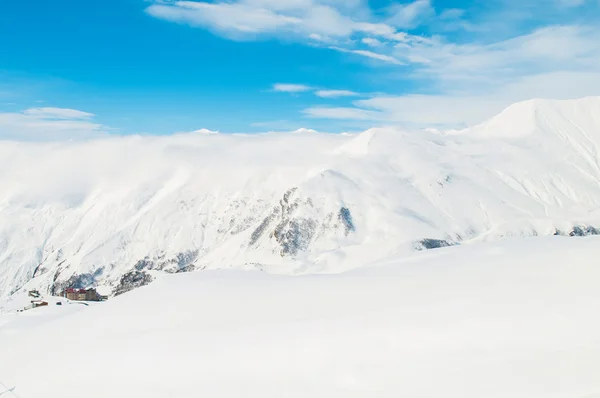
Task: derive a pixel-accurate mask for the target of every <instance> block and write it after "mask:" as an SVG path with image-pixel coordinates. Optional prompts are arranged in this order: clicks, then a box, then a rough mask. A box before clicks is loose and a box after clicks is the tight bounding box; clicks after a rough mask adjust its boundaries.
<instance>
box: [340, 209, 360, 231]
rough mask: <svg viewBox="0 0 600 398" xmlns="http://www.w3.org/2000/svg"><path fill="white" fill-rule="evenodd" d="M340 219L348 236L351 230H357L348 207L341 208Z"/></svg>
mask: <svg viewBox="0 0 600 398" xmlns="http://www.w3.org/2000/svg"><path fill="white" fill-rule="evenodd" d="M338 220H339V221H340V222H341V223H342V225H343V226H344V232H345V233H346V236H348V234H349V233H350V232H354V231H356V227H355V226H354V221H353V220H352V213H350V210H349V209H348V208H347V207H342V208H341V209H340V212H339V214H338Z"/></svg>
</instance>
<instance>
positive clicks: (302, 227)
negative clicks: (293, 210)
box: [273, 218, 317, 256]
mask: <svg viewBox="0 0 600 398" xmlns="http://www.w3.org/2000/svg"><path fill="white" fill-rule="evenodd" d="M316 227H317V223H316V222H315V221H314V220H310V219H306V218H299V219H295V220H289V219H284V220H282V222H281V223H280V224H279V225H278V226H277V228H275V232H274V233H273V236H274V237H275V239H276V240H277V242H278V243H279V244H280V245H281V252H280V254H281V256H295V255H297V254H298V252H299V251H305V250H307V249H308V246H309V244H310V241H311V239H312V237H313V235H314V234H315V231H316Z"/></svg>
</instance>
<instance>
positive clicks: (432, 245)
mask: <svg viewBox="0 0 600 398" xmlns="http://www.w3.org/2000/svg"><path fill="white" fill-rule="evenodd" d="M449 246H454V243H451V242H448V241H447V240H442V239H421V240H420V241H418V242H417V246H416V249H417V250H431V249H439V248H442V247H449Z"/></svg>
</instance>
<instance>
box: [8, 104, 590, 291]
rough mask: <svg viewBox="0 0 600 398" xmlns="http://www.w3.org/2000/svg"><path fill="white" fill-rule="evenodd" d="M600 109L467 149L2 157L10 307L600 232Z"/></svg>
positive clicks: (317, 145) (358, 144)
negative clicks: (53, 295) (30, 295)
mask: <svg viewBox="0 0 600 398" xmlns="http://www.w3.org/2000/svg"><path fill="white" fill-rule="evenodd" d="M599 146H600V98H585V99H581V100H574V101H546V100H543V101H542V100H535V101H528V102H525V103H520V104H515V105H513V106H511V107H509V108H508V109H506V110H505V111H504V112H503V113H501V114H500V115H498V116H497V117H495V118H493V119H492V120H490V121H488V122H487V123H484V124H482V125H480V126H476V127H473V128H471V129H467V130H464V131H460V132H448V133H434V132H428V131H418V132H406V131H399V130H395V129H391V128H389V129H371V130H368V131H366V132H364V133H361V134H357V135H329V134H319V133H311V134H281V133H272V134H260V135H226V134H193V133H192V134H181V135H176V136H170V137H119V138H110V139H102V140H94V141H86V142H62V143H51V144H49V143H44V144H41V143H20V142H19V143H17V142H2V143H0V187H2V189H1V190H0V295H7V294H10V293H12V292H14V291H16V290H18V289H20V288H22V287H24V286H36V287H39V288H40V289H42V290H43V291H46V292H52V291H54V292H58V291H60V290H61V289H63V288H64V287H68V286H71V287H87V286H101V287H102V286H104V287H106V288H107V290H110V291H112V292H116V291H119V292H121V291H127V290H129V289H130V288H133V287H136V286H139V285H143V284H145V283H147V282H148V281H149V280H151V279H152V275H153V274H155V273H156V272H168V273H178V272H185V271H191V270H194V269H206V268H229V267H235V268H245V269H248V268H258V269H262V270H265V271H268V272H271V273H295V274H298V273H315V272H324V273H331V272H339V271H343V270H347V269H350V268H354V267H357V266H359V265H362V264H365V263H369V262H373V261H376V260H378V259H381V258H385V257H387V256H390V255H400V254H406V253H409V252H411V251H414V250H415V249H423V248H432V247H438V246H446V245H453V244H460V243H466V242H470V241H473V240H493V239H500V238H505V237H513V236H535V235H554V234H558V235H561V234H562V235H569V234H571V235H586V234H595V233H598V232H599V231H598V228H600V210H598V209H599V206H600V161H599V158H598V153H599Z"/></svg>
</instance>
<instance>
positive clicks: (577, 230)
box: [554, 225, 600, 236]
mask: <svg viewBox="0 0 600 398" xmlns="http://www.w3.org/2000/svg"><path fill="white" fill-rule="evenodd" d="M590 235H600V229H598V228H595V227H592V226H591V225H576V226H574V227H573V229H571V231H569V232H568V233H567V232H564V231H561V230H558V229H557V230H556V231H554V236H590Z"/></svg>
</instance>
